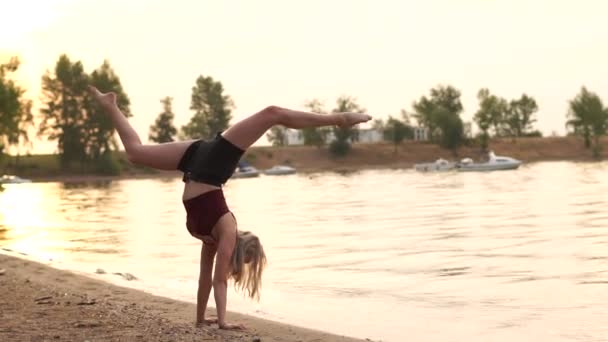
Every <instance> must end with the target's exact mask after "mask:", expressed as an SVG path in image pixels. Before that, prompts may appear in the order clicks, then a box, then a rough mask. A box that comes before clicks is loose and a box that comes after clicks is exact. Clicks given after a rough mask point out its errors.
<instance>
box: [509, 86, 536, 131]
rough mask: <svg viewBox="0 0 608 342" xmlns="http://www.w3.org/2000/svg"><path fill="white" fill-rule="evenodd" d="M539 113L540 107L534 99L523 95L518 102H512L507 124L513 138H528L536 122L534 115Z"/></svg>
mask: <svg viewBox="0 0 608 342" xmlns="http://www.w3.org/2000/svg"><path fill="white" fill-rule="evenodd" d="M537 111H538V105H537V104H536V100H534V98H533V97H530V96H528V95H526V94H523V95H522V96H521V97H520V98H519V99H517V100H511V102H509V107H508V110H507V112H506V117H505V123H506V125H507V127H508V130H509V132H510V135H511V136H515V137H522V136H526V135H527V134H528V133H529V132H530V131H531V130H532V124H534V122H536V118H535V117H534V113H536V112H537Z"/></svg>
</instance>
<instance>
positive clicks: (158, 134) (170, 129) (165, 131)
mask: <svg viewBox="0 0 608 342" xmlns="http://www.w3.org/2000/svg"><path fill="white" fill-rule="evenodd" d="M172 101H173V98H171V97H169V96H167V97H165V98H164V99H162V100H160V102H161V103H162V104H163V111H162V112H161V113H160V114H159V115H158V117H157V118H156V120H155V121H154V125H151V126H150V134H149V135H148V139H150V140H151V141H154V142H156V143H166V142H171V141H173V137H174V136H175V135H176V134H177V129H176V128H175V126H174V125H173V119H174V118H175V114H174V113H173V109H172V106H171V102H172Z"/></svg>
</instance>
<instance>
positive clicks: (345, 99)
mask: <svg viewBox="0 0 608 342" xmlns="http://www.w3.org/2000/svg"><path fill="white" fill-rule="evenodd" d="M346 112H348V113H364V112H365V109H364V108H363V107H361V106H360V105H359V104H358V103H357V99H356V98H354V97H350V96H341V97H339V98H338V100H337V101H336V108H334V109H333V110H332V113H346ZM333 133H334V136H335V140H334V141H332V142H331V143H330V145H329V151H330V152H331V153H332V154H333V155H334V156H344V155H346V154H347V153H348V152H349V151H350V148H351V146H350V142H351V141H354V140H356V139H357V137H358V135H357V133H358V132H357V129H356V128H354V127H338V126H335V127H334V128H333Z"/></svg>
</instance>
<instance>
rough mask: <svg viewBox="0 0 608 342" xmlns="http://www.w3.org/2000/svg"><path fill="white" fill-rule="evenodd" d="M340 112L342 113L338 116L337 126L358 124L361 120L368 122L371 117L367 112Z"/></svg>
mask: <svg viewBox="0 0 608 342" xmlns="http://www.w3.org/2000/svg"><path fill="white" fill-rule="evenodd" d="M341 114H342V116H341V117H340V121H341V123H340V124H338V126H339V127H342V128H346V127H351V126H354V125H356V124H360V123H363V122H368V121H369V120H371V119H372V117H371V116H369V115H367V114H361V113H341Z"/></svg>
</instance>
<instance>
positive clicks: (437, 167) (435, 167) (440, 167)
mask: <svg viewBox="0 0 608 342" xmlns="http://www.w3.org/2000/svg"><path fill="white" fill-rule="evenodd" d="M455 167H456V164H455V163H452V162H449V161H447V160H445V159H442V158H439V159H437V160H436V161H435V162H434V163H420V164H414V169H415V170H416V171H420V172H430V171H450V170H453V169H454V168H455Z"/></svg>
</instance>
